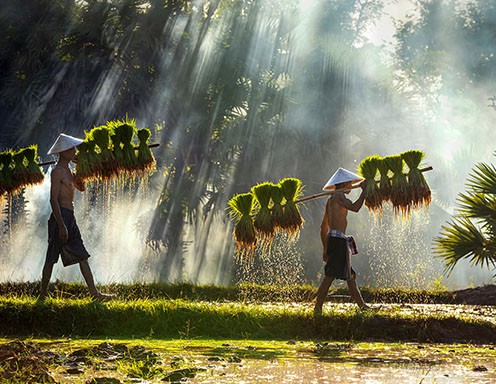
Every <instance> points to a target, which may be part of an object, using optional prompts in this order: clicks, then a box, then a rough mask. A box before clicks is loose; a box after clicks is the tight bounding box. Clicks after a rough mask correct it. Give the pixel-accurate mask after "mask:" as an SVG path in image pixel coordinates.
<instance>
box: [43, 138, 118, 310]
mask: <svg viewBox="0 0 496 384" xmlns="http://www.w3.org/2000/svg"><path fill="white" fill-rule="evenodd" d="M82 142H83V140H81V139H78V138H76V137H72V136H69V135H66V134H63V133H62V134H60V136H59V137H58V138H57V140H56V141H55V143H54V144H53V145H52V147H51V148H50V150H49V151H48V154H49V155H58V156H59V158H58V161H57V163H56V165H55V167H54V168H53V169H52V172H51V175H50V205H51V207H52V214H51V215H50V219H49V220H48V249H47V254H46V259H45V265H44V266H43V273H42V277H41V290H40V299H42V300H43V299H44V298H45V297H46V296H47V295H48V283H49V282H50V277H51V276H52V271H53V266H54V264H55V263H57V261H58V259H59V256H60V257H61V259H62V263H63V264H64V267H66V266H68V265H73V264H79V268H80V269H81V273H82V275H83V277H84V279H85V281H86V284H88V288H89V290H90V293H91V295H92V296H93V297H94V298H95V299H97V300H103V301H105V300H108V299H109V298H110V296H107V295H103V294H101V293H100V292H99V291H98V290H97V288H96V286H95V282H94V279H93V273H92V272H91V268H90V265H89V264H88V258H89V257H90V255H89V253H88V251H87V250H86V248H85V247H84V244H83V240H82V239H81V233H80V232H79V228H78V226H77V223H76V218H75V217H74V203H73V201H74V192H75V189H76V188H77V189H79V190H81V191H82V190H84V185H77V183H76V179H75V177H74V174H73V173H72V170H71V168H70V167H69V163H70V162H71V161H73V160H74V157H75V155H76V147H77V146H78V145H79V144H81V143H82Z"/></svg>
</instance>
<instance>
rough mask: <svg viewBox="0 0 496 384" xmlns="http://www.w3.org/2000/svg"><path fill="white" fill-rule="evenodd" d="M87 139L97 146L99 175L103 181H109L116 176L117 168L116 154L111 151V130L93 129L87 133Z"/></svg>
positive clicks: (104, 127)
mask: <svg viewBox="0 0 496 384" xmlns="http://www.w3.org/2000/svg"><path fill="white" fill-rule="evenodd" d="M87 137H89V138H90V140H91V139H92V140H93V141H94V142H95V144H96V147H97V148H96V153H97V154H98V164H96V171H97V175H98V176H99V177H101V178H102V179H109V178H111V177H113V176H115V175H116V173H117V168H116V165H115V162H114V154H113V153H112V150H111V142H110V128H108V127H106V126H102V127H96V128H93V129H92V130H91V131H90V132H88V133H87Z"/></svg>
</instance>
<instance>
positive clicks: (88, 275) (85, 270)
mask: <svg viewBox="0 0 496 384" xmlns="http://www.w3.org/2000/svg"><path fill="white" fill-rule="evenodd" d="M79 269H81V274H82V275H83V277H84V280H85V281H86V284H87V285H88V288H89V290H90V294H91V296H93V297H94V298H95V299H97V300H99V301H109V300H112V299H113V298H114V296H113V295H104V294H103V293H100V292H99V291H98V289H97V288H96V286H95V279H94V278H93V273H92V272H91V268H90V264H89V263H88V259H86V260H83V261H80V262H79Z"/></svg>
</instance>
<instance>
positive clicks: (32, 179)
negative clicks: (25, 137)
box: [24, 145, 45, 185]
mask: <svg viewBox="0 0 496 384" xmlns="http://www.w3.org/2000/svg"><path fill="white" fill-rule="evenodd" d="M24 156H25V157H26V160H27V163H28V164H27V168H28V179H27V184H28V185H35V184H39V183H42V182H43V180H44V178H45V175H44V174H43V171H42V170H41V167H40V166H39V165H38V164H37V163H36V160H37V159H38V146H37V145H30V146H29V147H27V148H24Z"/></svg>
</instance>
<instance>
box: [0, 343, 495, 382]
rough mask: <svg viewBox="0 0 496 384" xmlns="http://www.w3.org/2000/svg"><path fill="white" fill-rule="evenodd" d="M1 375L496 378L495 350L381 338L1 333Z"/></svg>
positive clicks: (49, 378)
mask: <svg viewBox="0 0 496 384" xmlns="http://www.w3.org/2000/svg"><path fill="white" fill-rule="evenodd" d="M26 375H27V376H26ZM0 376H1V379H7V380H13V382H23V380H24V382H26V380H27V382H30V381H29V380H34V379H35V378H36V377H38V378H43V380H44V382H52V383H55V382H57V383H76V384H77V383H142V384H144V383H163V382H176V383H226V384H227V383H229V384H230V383H272V382H278V383H333V382H339V383H355V382H360V383H394V384H397V383H494V382H496V351H495V348H494V346H493V345H486V346H480V345H468V344H418V343H383V342H379V341H375V342H362V343H352V342H350V343H342V342H340V343H338V342H313V341H292V340H290V341H261V340H235V341H233V340H231V341H225V340H125V341H119V342H112V341H101V340H100V341H98V340H84V339H80V340H57V341H54V340H36V341H20V340H15V341H12V340H4V341H2V343H1V344H0ZM16 380H17V381H16Z"/></svg>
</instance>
